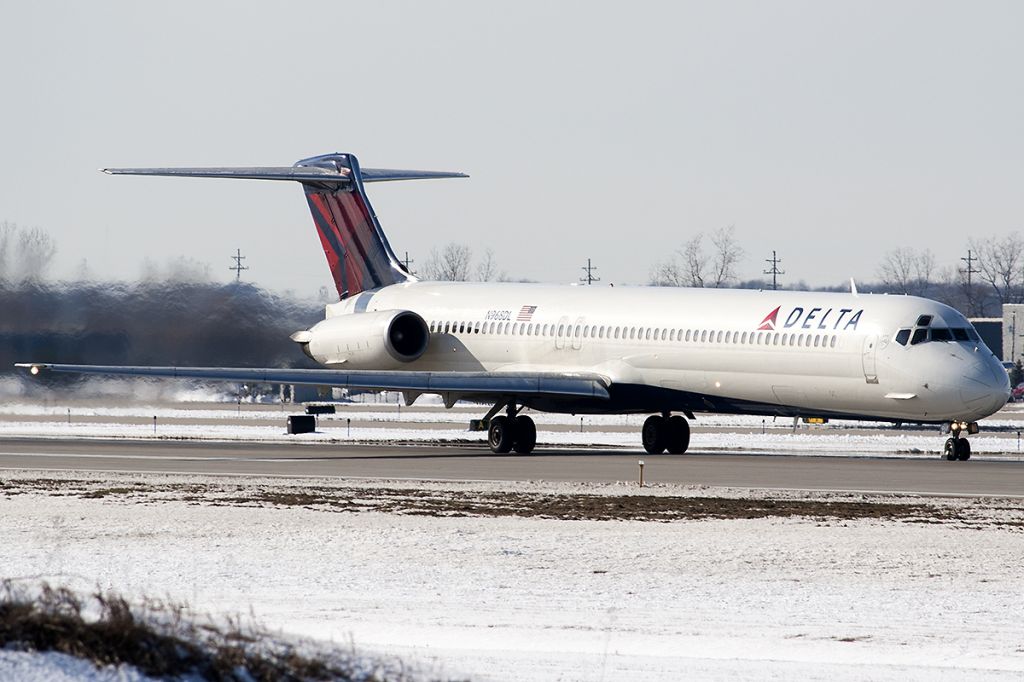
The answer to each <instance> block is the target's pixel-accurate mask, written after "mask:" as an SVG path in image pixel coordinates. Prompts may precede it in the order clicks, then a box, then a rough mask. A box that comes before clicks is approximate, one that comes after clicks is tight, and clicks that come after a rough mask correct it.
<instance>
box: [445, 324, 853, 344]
mask: <svg viewBox="0 0 1024 682" xmlns="http://www.w3.org/2000/svg"><path fill="white" fill-rule="evenodd" d="M430 332H431V333H432V334H494V335H501V336H546V337H552V338H554V337H558V338H584V339H587V338H592V339H610V340H616V339H619V340H627V341H674V342H684V343H686V342H690V343H719V344H721V343H728V344H734V345H757V346H800V347H803V348H811V347H814V348H835V347H836V335H835V334H796V333H779V332H764V331H759V332H733V331H716V330H707V329H664V328H661V327H657V328H655V327H612V326H606V325H579V324H578V325H571V324H564V323H563V324H559V325H554V324H539V323H527V322H431V323H430Z"/></svg>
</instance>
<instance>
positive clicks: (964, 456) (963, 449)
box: [956, 438, 971, 462]
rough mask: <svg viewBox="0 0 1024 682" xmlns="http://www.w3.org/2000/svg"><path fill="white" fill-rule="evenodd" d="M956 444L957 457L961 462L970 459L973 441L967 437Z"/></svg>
mask: <svg viewBox="0 0 1024 682" xmlns="http://www.w3.org/2000/svg"><path fill="white" fill-rule="evenodd" d="M956 444H957V447H956V458H957V459H958V460H960V461H961V462H966V461H967V460H969V459H970V458H971V441H969V440H967V439H966V438H960V439H959V440H957V442H956Z"/></svg>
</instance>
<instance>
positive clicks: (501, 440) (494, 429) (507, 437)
mask: <svg viewBox="0 0 1024 682" xmlns="http://www.w3.org/2000/svg"><path fill="white" fill-rule="evenodd" d="M514 441H515V426H514V425H513V424H511V423H509V420H508V417H503V416H499V417H494V418H493V419H491V424H490V426H488V427H487V444H488V445H490V446H491V452H493V453H494V454H496V455H504V454H506V453H508V452H511V451H512V443H513V442H514Z"/></svg>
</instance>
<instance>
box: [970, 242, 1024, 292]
mask: <svg viewBox="0 0 1024 682" xmlns="http://www.w3.org/2000/svg"><path fill="white" fill-rule="evenodd" d="M969 245H970V247H971V249H973V250H974V251H975V252H976V253H977V254H978V269H979V270H980V271H981V272H979V273H978V274H979V276H980V278H981V280H982V281H983V282H985V283H986V284H988V285H989V286H991V287H992V291H993V292H994V293H995V295H996V298H997V299H998V300H999V304H1000V305H1002V304H1004V303H1019V302H1020V301H1021V283H1022V278H1024V273H1022V272H1021V268H1022V265H1024V239H1021V236H1020V233H1018V232H1013V233H1011V234H1009V235H1007V236H1005V237H1002V238H998V237H990V238H988V239H982V240H974V239H972V240H971V241H970V242H969Z"/></svg>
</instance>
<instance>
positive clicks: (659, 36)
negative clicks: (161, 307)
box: [0, 0, 1024, 293]
mask: <svg viewBox="0 0 1024 682" xmlns="http://www.w3.org/2000/svg"><path fill="white" fill-rule="evenodd" d="M0 1H2V5H3V10H2V13H0V17H2V21H0V97H2V106H0V120H2V122H3V125H2V128H0V140H2V144H0V220H9V221H13V222H16V223H18V224H19V225H23V226H29V227H32V226H38V227H41V228H43V229H45V230H47V231H48V232H50V233H51V234H52V235H53V236H55V237H56V238H57V241H58V242H59V249H60V251H59V254H58V258H57V263H56V267H55V269H54V272H53V274H55V275H58V276H70V275H72V274H73V273H75V272H76V271H77V269H78V268H79V267H80V264H81V262H82V261H83V260H85V261H86V262H87V264H88V268H89V270H90V271H91V272H92V274H93V276H95V277H97V278H100V279H107V278H124V279H132V278H135V277H137V276H138V275H139V274H140V272H141V268H142V263H143V262H144V260H145V259H147V258H148V259H150V260H153V261H157V262H161V261H165V260H169V259H171V258H175V257H177V256H181V255H184V256H187V257H191V258H195V259H198V260H201V261H204V262H208V263H210V264H211V265H212V266H213V269H214V272H215V275H216V276H217V277H222V278H223V279H224V280H227V279H228V278H229V277H231V276H232V273H230V272H229V271H228V267H229V265H230V264H231V260H230V256H231V255H232V254H233V253H234V250H235V248H241V249H242V251H243V253H244V254H245V255H246V256H247V257H248V261H247V263H248V265H250V266H251V268H252V269H251V270H250V271H249V272H247V273H246V274H245V276H246V277H247V278H248V279H251V280H252V281H255V282H256V283H258V284H261V285H264V286H267V287H270V288H274V289H293V290H295V291H297V292H302V293H312V292H315V291H316V290H317V289H318V288H319V287H320V286H322V285H330V277H329V273H328V270H327V265H326V261H325V260H324V256H323V251H322V250H321V248H320V245H319V241H318V239H317V237H316V233H315V230H314V228H313V225H312V221H311V219H310V217H309V214H308V212H307V209H306V204H305V201H304V199H303V197H302V192H301V189H300V188H299V186H298V185H292V184H290V183H266V182H263V183H260V182H247V181H234V180H183V179H160V178H123V177H121V178H115V177H108V176H104V175H102V174H100V173H98V172H96V169H97V168H99V167H103V166H148V165H246V164H265V165H284V164H290V163H292V162H294V161H295V160H297V159H300V158H302V157H306V156H311V155H314V154H319V153H325V152H332V151H344V152H351V153H354V154H356V155H357V156H358V157H359V159H360V161H361V162H362V164H363V165H364V166H367V167H374V166H382V167H394V168H414V169H436V170H457V171H464V172H467V173H469V174H470V175H471V176H472V177H471V178H470V179H469V180H447V181H435V182H419V183H392V184H389V185H383V186H382V185H371V186H370V187H369V194H370V199H371V201H372V202H373V204H374V208H375V209H376V211H377V214H378V216H379V218H380V220H381V222H382V223H383V225H384V228H385V230H386V231H387V233H388V236H389V238H390V239H391V242H392V244H393V246H394V247H395V250H396V251H398V252H399V254H401V253H403V252H405V251H408V252H409V253H410V255H411V256H412V257H413V258H414V259H416V261H417V263H421V262H422V261H425V260H426V258H427V256H428V254H429V252H430V249H431V247H432V246H434V245H437V244H443V243H445V242H448V241H456V242H463V243H466V244H468V245H470V246H471V247H472V248H473V249H474V250H475V251H476V252H477V253H480V252H482V251H483V250H484V249H485V248H488V247H489V248H492V249H494V251H495V253H496V256H497V259H498V262H499V265H500V267H501V269H503V270H505V271H507V273H508V274H509V275H511V276H514V277H526V278H531V279H536V280H542V281H552V282H558V281H571V280H575V279H576V278H577V277H579V276H580V275H581V274H582V273H581V271H580V269H579V268H580V266H581V265H583V264H584V263H585V262H586V259H587V257H591V258H592V259H593V261H594V263H595V264H596V265H597V266H598V267H599V268H600V270H599V272H598V275H599V276H600V277H602V278H603V279H604V281H605V282H618V283H627V282H631V283H646V282H647V281H648V279H649V274H650V271H651V267H652V265H653V264H654V263H656V262H657V261H659V260H661V259H663V258H664V257H665V256H666V255H667V254H669V253H670V252H672V251H673V250H674V249H676V248H678V247H679V246H680V245H681V244H682V243H683V242H684V241H686V240H687V239H688V238H689V237H691V236H692V235H694V234H695V233H697V232H700V231H710V230H714V229H716V228H719V227H722V226H725V225H735V226H736V233H737V236H738V237H739V238H740V240H741V242H742V244H743V246H744V248H745V249H746V257H745V258H744V260H743V261H742V263H741V264H740V274H741V275H742V276H743V277H745V278H752V277H755V276H758V275H760V272H761V270H762V269H763V268H764V267H765V263H764V259H765V258H767V257H769V256H770V255H771V250H772V249H776V250H777V251H778V252H779V255H780V256H781V257H782V258H783V260H784V262H783V264H782V267H783V268H784V269H785V270H786V271H787V273H788V274H787V275H786V276H785V277H784V278H783V281H794V280H797V279H804V280H806V281H807V282H809V283H811V284H828V283H839V282H841V281H843V280H844V279H845V278H847V277H849V276H854V277H857V278H858V279H873V278H874V277H875V276H876V273H877V269H878V264H879V261H880V259H881V256H882V254H883V253H884V252H885V251H887V250H890V249H893V248H897V247H902V246H911V247H915V248H924V247H929V248H931V249H932V250H933V251H934V252H935V254H936V256H937V258H938V260H939V262H940V264H941V265H950V266H952V265H953V264H955V263H957V262H958V261H957V259H958V258H959V257H960V256H961V255H964V253H965V251H966V241H967V239H968V237H969V236H971V235H975V236H983V235H990V234H1005V233H1008V232H1010V231H1013V230H1016V229H1019V228H1021V227H1022V223H1024V221H1022V216H1024V212H1022V207H1024V187H1022V179H1024V172H1022V171H1024V75H1022V67H1024V35H1022V33H1021V27H1022V26H1024V3H1020V2H970V3H967V2H958V3H952V2H933V1H928V2H891V1H886V2H845V3H838V2H820V1H817V0H816V1H813V2H717V1H716V2H704V3H664V4H646V3H636V2H630V3H624V2H609V3H599V2H580V3H556V2H540V3H531V2H520V1H517V2H509V3H493V2H448V3H423V2H408V3H404V2H403V3H395V2H385V3H377V2H359V3H346V2H338V1H332V2H325V3H318V2H302V3H273V4H271V3H263V4H261V3H252V2H244V3H243V2H237V3H216V2H205V1H204V2H182V1H180V0H176V1H175V2H168V3H140V2H124V3H112V2H89V3H84V2H83V3H71V2H68V3H60V4H55V3H51V2H14V1H11V0H0ZM413 267H414V268H415V267H416V265H415V264H414V266H413Z"/></svg>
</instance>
